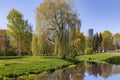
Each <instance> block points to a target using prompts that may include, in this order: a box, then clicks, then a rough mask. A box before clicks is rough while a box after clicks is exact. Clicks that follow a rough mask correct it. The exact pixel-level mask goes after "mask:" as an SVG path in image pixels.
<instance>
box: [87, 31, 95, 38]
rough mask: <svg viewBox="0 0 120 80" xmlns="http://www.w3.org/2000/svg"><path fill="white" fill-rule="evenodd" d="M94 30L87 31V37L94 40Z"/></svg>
mask: <svg viewBox="0 0 120 80" xmlns="http://www.w3.org/2000/svg"><path fill="white" fill-rule="evenodd" d="M93 34H94V30H93V29H88V31H87V37H90V38H93Z"/></svg>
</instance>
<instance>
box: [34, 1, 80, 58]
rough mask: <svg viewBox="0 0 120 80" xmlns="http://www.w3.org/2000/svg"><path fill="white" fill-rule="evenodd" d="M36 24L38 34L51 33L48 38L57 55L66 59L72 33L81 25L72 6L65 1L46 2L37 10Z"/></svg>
mask: <svg viewBox="0 0 120 80" xmlns="http://www.w3.org/2000/svg"><path fill="white" fill-rule="evenodd" d="M36 22H37V27H36V29H37V30H36V32H37V34H38V35H43V34H46V33H49V34H47V36H46V37H47V39H48V40H52V42H54V45H55V50H54V51H55V54H57V55H60V56H62V57H63V58H66V55H67V53H68V52H67V51H68V50H69V49H68V45H69V39H70V33H71V32H74V31H75V30H76V28H80V25H81V24H80V20H79V19H78V17H77V14H76V13H75V12H74V11H73V10H72V8H71V7H70V5H69V4H68V3H67V2H65V1H64V0H45V1H44V2H43V3H42V4H41V5H40V6H39V7H38V8H37V10H36ZM38 41H39V40H38ZM33 53H34V52H33Z"/></svg>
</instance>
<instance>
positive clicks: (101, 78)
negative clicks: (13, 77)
mask: <svg viewBox="0 0 120 80" xmlns="http://www.w3.org/2000/svg"><path fill="white" fill-rule="evenodd" d="M115 78H117V79H115ZM118 78H120V67H119V66H115V65H110V64H99V63H89V62H85V63H80V64H78V65H77V66H76V67H74V68H70V69H65V70H63V71H59V72H55V73H53V74H48V75H46V76H44V77H37V78H35V80H118Z"/></svg>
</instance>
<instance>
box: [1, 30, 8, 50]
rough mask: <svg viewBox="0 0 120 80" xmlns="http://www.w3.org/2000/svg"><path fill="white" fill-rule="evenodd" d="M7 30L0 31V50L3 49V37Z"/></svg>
mask: <svg viewBox="0 0 120 80" xmlns="http://www.w3.org/2000/svg"><path fill="white" fill-rule="evenodd" d="M6 31H7V30H0V50H1V49H2V48H3V45H4V42H5V41H6V39H5V37H4V36H5V35H6Z"/></svg>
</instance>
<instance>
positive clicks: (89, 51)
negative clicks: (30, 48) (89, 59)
mask: <svg viewBox="0 0 120 80" xmlns="http://www.w3.org/2000/svg"><path fill="white" fill-rule="evenodd" d="M92 53H93V52H92V49H91V48H86V49H85V54H92Z"/></svg>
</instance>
